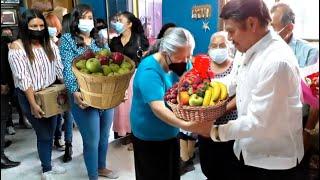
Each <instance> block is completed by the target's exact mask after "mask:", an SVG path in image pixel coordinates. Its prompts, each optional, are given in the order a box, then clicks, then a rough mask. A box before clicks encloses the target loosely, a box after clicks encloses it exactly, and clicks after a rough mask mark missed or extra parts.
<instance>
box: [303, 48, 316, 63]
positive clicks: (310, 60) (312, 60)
mask: <svg viewBox="0 0 320 180" xmlns="http://www.w3.org/2000/svg"><path fill="white" fill-rule="evenodd" d="M318 59H319V50H318V49H317V48H312V49H310V51H309V53H308V57H307V62H306V65H307V66H309V65H312V64H315V63H317V61H318Z"/></svg>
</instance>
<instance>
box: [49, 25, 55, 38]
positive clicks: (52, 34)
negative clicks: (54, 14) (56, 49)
mask: <svg viewBox="0 0 320 180" xmlns="http://www.w3.org/2000/svg"><path fill="white" fill-rule="evenodd" d="M48 32H49V36H50V37H56V35H57V28H55V27H48Z"/></svg>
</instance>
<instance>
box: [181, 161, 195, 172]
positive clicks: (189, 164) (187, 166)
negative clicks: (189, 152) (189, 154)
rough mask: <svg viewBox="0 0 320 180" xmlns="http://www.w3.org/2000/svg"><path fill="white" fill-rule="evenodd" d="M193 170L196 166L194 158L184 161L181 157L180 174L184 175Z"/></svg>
mask: <svg viewBox="0 0 320 180" xmlns="http://www.w3.org/2000/svg"><path fill="white" fill-rule="evenodd" d="M193 170H195V168H194V165H193V161H192V160H188V161H183V160H181V159H180V175H183V174H185V173H187V172H190V171H193Z"/></svg>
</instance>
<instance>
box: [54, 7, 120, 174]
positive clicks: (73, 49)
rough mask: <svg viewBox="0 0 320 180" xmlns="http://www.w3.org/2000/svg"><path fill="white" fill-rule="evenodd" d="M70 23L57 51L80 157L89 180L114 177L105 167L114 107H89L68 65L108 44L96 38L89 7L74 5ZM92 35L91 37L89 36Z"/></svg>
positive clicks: (70, 65)
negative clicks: (81, 150)
mask: <svg viewBox="0 0 320 180" xmlns="http://www.w3.org/2000/svg"><path fill="white" fill-rule="evenodd" d="M71 16H72V22H71V25H70V33H66V34H64V35H63V36H62V37H61V40H60V47H59V49H60V54H61V59H62V63H63V65H64V70H63V77H64V81H65V85H66V87H67V89H68V92H69V94H70V97H71V111H72V114H73V117H74V120H75V122H76V123H77V125H78V128H79V131H80V133H81V136H82V141H83V156H84V161H85V164H86V167H87V171H88V176H89V179H90V180H97V179H98V176H104V177H108V178H111V179H116V178H118V176H117V175H116V174H115V173H114V172H113V171H111V170H109V169H107V168H106V156H107V150H108V138H109V131H110V127H111V124H112V120H113V109H106V110H99V109H96V108H93V107H88V106H87V105H86V104H85V103H84V101H83V99H82V97H81V93H80V92H79V85H78V83H77V79H76V77H75V75H74V74H73V72H72V70H71V67H72V62H73V59H74V58H75V57H77V56H79V55H81V54H83V53H84V52H85V51H86V50H88V49H91V50H92V51H94V52H96V51H99V50H100V49H101V48H102V47H104V48H107V47H108V46H107V45H103V44H100V43H99V42H98V41H96V38H94V37H98V36H96V31H95V29H94V21H93V14H92V9H91V7H90V6H88V5H84V4H80V5H78V6H77V7H75V8H74V10H73V12H72V14H71ZM92 36H94V37H92Z"/></svg>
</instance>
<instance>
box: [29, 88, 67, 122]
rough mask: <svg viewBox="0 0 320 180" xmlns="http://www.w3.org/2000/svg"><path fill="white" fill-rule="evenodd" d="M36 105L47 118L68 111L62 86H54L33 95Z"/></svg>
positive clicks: (65, 92)
mask: <svg viewBox="0 0 320 180" xmlns="http://www.w3.org/2000/svg"><path fill="white" fill-rule="evenodd" d="M35 99H36V102H37V104H38V105H39V106H40V107H41V109H42V110H43V111H44V113H45V115H44V117H46V118H48V117H51V116H54V115H57V114H60V113H63V112H65V111H67V110H69V109H70V105H69V99H68V95H67V90H66V88H65V86H64V84H54V85H52V86H50V87H47V88H46V89H43V90H41V91H38V92H36V93H35Z"/></svg>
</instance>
